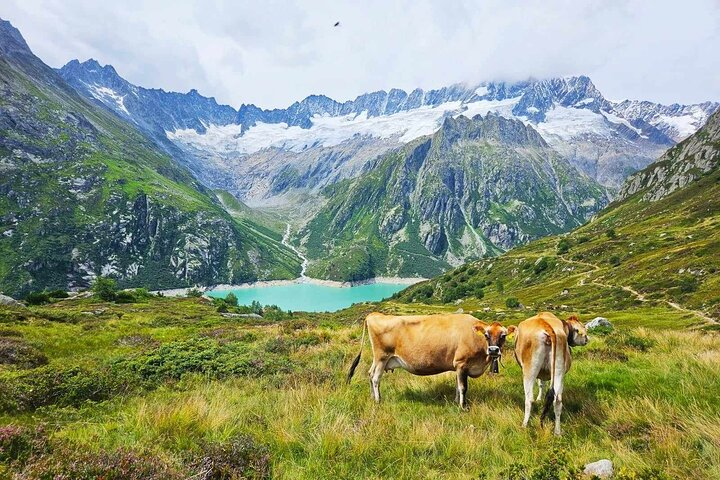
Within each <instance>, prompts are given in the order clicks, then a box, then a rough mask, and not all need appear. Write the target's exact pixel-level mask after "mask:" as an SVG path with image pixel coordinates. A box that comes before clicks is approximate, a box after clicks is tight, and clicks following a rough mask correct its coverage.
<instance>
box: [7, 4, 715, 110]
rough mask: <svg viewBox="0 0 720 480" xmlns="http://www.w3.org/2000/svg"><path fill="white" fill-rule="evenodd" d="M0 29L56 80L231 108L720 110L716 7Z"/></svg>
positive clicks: (200, 9) (178, 9)
mask: <svg viewBox="0 0 720 480" xmlns="http://www.w3.org/2000/svg"><path fill="white" fill-rule="evenodd" d="M0 16H2V17H3V18H6V19H9V20H11V21H12V22H14V23H15V25H16V26H17V27H18V28H20V30H21V31H22V32H23V35H24V36H25V37H26V38H27V40H28V43H29V44H30V47H31V48H32V49H33V51H34V52H35V53H36V54H37V55H38V56H39V57H40V58H42V59H43V60H44V61H45V62H47V63H48V64H49V65H51V66H53V67H60V66H62V65H64V64H65V63H67V62H68V61H70V60H71V59H74V58H80V59H87V58H96V59H98V60H100V61H102V62H103V63H109V64H111V65H113V66H114V67H115V68H117V70H118V71H120V72H122V74H123V75H124V76H125V77H126V78H127V79H128V80H129V81H130V82H132V83H133V84H135V85H141V86H144V87H156V88H157V87H162V88H165V89H168V90H174V91H180V92H187V91H189V90H191V89H197V90H198V91H199V92H200V93H202V94H203V95H205V96H213V97H216V98H217V99H218V101H219V102H220V103H226V104H229V105H232V106H234V107H236V108H237V107H239V106H240V105H241V104H243V103H252V104H255V105H262V106H263V107H265V108H283V107H285V106H287V105H290V104H291V103H292V102H293V101H295V100H298V99H302V98H305V97H307V96H309V95H312V94H324V95H327V96H329V97H331V98H335V99H348V98H354V97H356V96H358V95H360V94H362V93H365V92H372V91H377V90H389V89H391V88H402V89H404V90H406V91H411V90H412V89H414V88H423V89H424V90H430V89H434V88H435V89H436V88H441V87H443V86H446V85H452V84H455V83H459V82H468V83H475V82H478V81H481V80H487V81H493V80H494V81H505V82H516V81H520V80H524V79H527V78H529V77H535V78H540V79H544V78H552V77H562V76H568V75H575V76H577V75H587V76H589V77H590V78H592V79H593V81H594V82H595V83H596V85H597V86H598V88H599V89H600V90H601V91H602V92H603V93H604V94H605V95H606V96H607V98H609V99H611V100H616V101H621V100H623V99H628V98H629V99H645V100H650V101H653V102H658V103H664V104H668V103H673V102H679V103H684V104H691V103H699V102H703V101H706V100H718V99H720V78H719V77H718V75H717V72H718V71H720V57H718V56H717V55H710V54H708V51H709V48H710V46H712V45H718V44H720V29H718V24H719V22H720V14H719V13H718V9H717V2H714V1H713V0H693V1H689V2H683V4H682V8H678V5H677V3H676V2H672V1H669V0H662V1H649V0H643V1H614V2H610V3H607V2H603V4H598V3H597V2H590V1H581V2H565V1H560V0H550V1H546V2H528V3H524V4H521V3H513V2H506V1H503V0H490V1H483V2H471V1H467V2H432V1H417V2H415V1H412V2H411V1H398V2H391V3H390V2H377V1H375V2H372V1H371V2H362V3H353V2H331V1H310V2H292V1H282V2H280V1H271V2H259V3H258V2H249V1H243V2H230V1H224V0H216V1H213V2H210V3H209V4H208V3H207V2H190V1H183V2H169V1H155V2H140V1H137V0H135V1H130V2H104V3H101V2H90V1H87V0H69V1H63V2H58V1H55V0H41V1H33V2H25V1H21V0H7V1H5V2H2V5H0ZM337 21H339V22H340V25H339V26H338V27H333V25H334V24H335V23H336V22H337Z"/></svg>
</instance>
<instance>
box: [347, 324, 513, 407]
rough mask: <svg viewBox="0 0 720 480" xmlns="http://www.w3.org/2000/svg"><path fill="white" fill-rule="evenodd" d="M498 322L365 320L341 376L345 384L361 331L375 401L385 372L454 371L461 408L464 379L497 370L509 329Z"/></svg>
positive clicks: (463, 403)
mask: <svg viewBox="0 0 720 480" xmlns="http://www.w3.org/2000/svg"><path fill="white" fill-rule="evenodd" d="M514 328H515V327H510V329H507V328H505V327H503V326H502V325H500V324H499V323H497V322H496V323H493V324H491V325H488V324H486V323H484V322H481V321H480V320H478V319H477V318H475V317H473V316H472V315H466V314H440V315H406V316H400V315H384V314H382V313H371V314H370V315H368V316H367V317H366V318H365V322H364V326H363V335H362V339H361V341H360V353H358V355H357V357H355V360H354V361H353V363H352V366H351V367H350V371H349V372H348V375H347V382H348V383H350V380H351V379H352V377H353V375H354V373H355V369H356V368H357V366H358V363H359V362H360V355H361V354H362V344H363V342H364V339H365V329H367V331H368V332H369V337H370V345H371V347H372V352H373V363H372V366H371V367H370V372H369V374H370V384H371V386H372V394H373V397H374V398H375V401H376V402H380V379H381V378H382V375H383V373H384V372H385V371H387V370H391V371H392V370H394V369H396V368H402V369H404V370H407V371H408V372H410V373H412V374H414V375H435V374H438V373H443V372H456V373H457V389H456V395H455V400H456V401H457V402H458V403H459V404H460V406H461V407H463V408H465V405H466V401H465V395H466V393H467V378H468V377H472V378H476V377H479V376H480V375H482V374H483V372H484V371H485V369H486V368H487V367H488V364H490V363H492V364H493V369H495V370H496V371H497V362H498V360H499V358H500V355H501V352H502V346H503V343H505V337H506V336H507V335H508V334H509V333H512V331H514Z"/></svg>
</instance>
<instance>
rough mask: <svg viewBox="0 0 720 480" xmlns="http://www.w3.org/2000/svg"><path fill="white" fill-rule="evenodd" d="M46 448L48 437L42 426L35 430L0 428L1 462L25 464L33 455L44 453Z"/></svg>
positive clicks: (17, 427)
mask: <svg viewBox="0 0 720 480" xmlns="http://www.w3.org/2000/svg"><path fill="white" fill-rule="evenodd" d="M46 447H47V437H46V436H45V434H44V431H43V428H42V427H41V426H40V427H37V428H35V429H30V428H27V427H21V426H17V425H3V426H0V462H5V463H13V462H24V461H25V460H26V459H27V458H29V457H30V456H31V455H36V454H41V453H43V452H44V451H45V450H46Z"/></svg>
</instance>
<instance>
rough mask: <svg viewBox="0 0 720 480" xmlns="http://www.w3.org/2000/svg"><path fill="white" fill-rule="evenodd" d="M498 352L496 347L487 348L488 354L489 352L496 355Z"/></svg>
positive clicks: (498, 348) (498, 349)
mask: <svg viewBox="0 0 720 480" xmlns="http://www.w3.org/2000/svg"><path fill="white" fill-rule="evenodd" d="M499 351H500V347H496V346H490V347H488V352H490V353H498V352H499Z"/></svg>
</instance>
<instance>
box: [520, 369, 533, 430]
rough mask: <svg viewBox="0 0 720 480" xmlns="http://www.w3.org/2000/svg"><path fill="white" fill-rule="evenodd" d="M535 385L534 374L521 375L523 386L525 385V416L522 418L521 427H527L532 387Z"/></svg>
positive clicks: (531, 401) (530, 409) (531, 402)
mask: <svg viewBox="0 0 720 480" xmlns="http://www.w3.org/2000/svg"><path fill="white" fill-rule="evenodd" d="M534 386H535V377H534V376H523V387H525V417H524V418H523V423H522V426H523V427H527V425H528V422H529V421H530V412H531V411H532V404H533V387H534Z"/></svg>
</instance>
